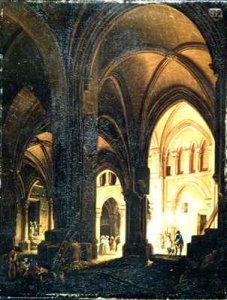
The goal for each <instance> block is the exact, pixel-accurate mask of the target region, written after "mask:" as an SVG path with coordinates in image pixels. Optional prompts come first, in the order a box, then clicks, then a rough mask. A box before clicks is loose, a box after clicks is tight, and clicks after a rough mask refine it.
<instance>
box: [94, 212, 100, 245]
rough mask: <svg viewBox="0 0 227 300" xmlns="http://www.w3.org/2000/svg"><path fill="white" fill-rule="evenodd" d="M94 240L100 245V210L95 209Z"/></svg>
mask: <svg viewBox="0 0 227 300" xmlns="http://www.w3.org/2000/svg"><path fill="white" fill-rule="evenodd" d="M95 223H96V224H95V228H96V229H95V232H96V240H97V241H98V243H100V226H101V209H100V208H99V209H96V222H95Z"/></svg>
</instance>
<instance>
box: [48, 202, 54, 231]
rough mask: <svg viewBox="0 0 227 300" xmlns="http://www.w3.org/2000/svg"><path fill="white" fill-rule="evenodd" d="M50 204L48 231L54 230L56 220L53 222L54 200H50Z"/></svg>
mask: <svg viewBox="0 0 227 300" xmlns="http://www.w3.org/2000/svg"><path fill="white" fill-rule="evenodd" d="M48 203H49V215H48V229H49V230H52V229H53V228H54V220H53V199H52V198H50V199H49V200H48Z"/></svg>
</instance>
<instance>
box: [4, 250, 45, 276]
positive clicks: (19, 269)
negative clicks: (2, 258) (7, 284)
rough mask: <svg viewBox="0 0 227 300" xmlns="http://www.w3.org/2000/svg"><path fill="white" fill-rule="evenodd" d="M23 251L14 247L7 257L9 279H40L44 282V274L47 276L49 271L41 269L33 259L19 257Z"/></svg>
mask: <svg viewBox="0 0 227 300" xmlns="http://www.w3.org/2000/svg"><path fill="white" fill-rule="evenodd" d="M19 252H21V250H20V249H19V248H18V247H14V248H13V249H12V250H11V251H10V252H9V254H8V255H7V265H8V279H9V280H14V279H16V278H22V279H26V280H27V279H32V280H34V279H38V280H42V277H43V275H44V274H47V272H48V271H47V269H45V268H43V267H41V266H40V265H39V264H38V262H37V261H36V260H35V259H33V258H28V257H19V255H18V254H19Z"/></svg>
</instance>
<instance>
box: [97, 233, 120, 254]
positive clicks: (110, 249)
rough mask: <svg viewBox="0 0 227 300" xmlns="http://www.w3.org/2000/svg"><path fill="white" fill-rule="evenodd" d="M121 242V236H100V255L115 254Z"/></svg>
mask: <svg viewBox="0 0 227 300" xmlns="http://www.w3.org/2000/svg"><path fill="white" fill-rule="evenodd" d="M119 243H120V237H119V236H118V237H113V236H111V237H109V236H108V235H102V236H101V237H100V244H99V255H109V254H112V255H114V254H115V253H116V252H117V247H118V244H119Z"/></svg>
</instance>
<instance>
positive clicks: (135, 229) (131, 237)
mask: <svg viewBox="0 0 227 300" xmlns="http://www.w3.org/2000/svg"><path fill="white" fill-rule="evenodd" d="M136 173H137V172H136ZM136 175H138V174H136ZM137 178H138V177H137ZM125 200H126V209H127V236H126V244H125V245H124V248H123V254H124V255H140V256H143V257H145V258H149V257H150V255H151V245H149V244H148V243H147V241H146V217H147V216H146V209H147V208H146V203H147V199H146V196H145V185H144V182H143V181H142V180H138V181H137V183H136V185H135V191H133V190H128V191H126V193H125Z"/></svg>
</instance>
